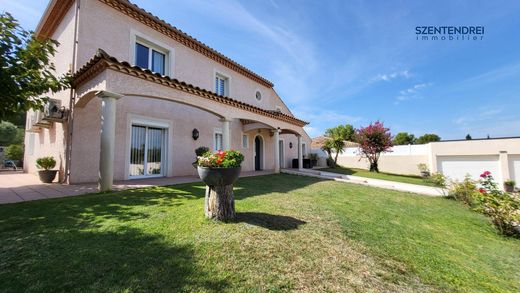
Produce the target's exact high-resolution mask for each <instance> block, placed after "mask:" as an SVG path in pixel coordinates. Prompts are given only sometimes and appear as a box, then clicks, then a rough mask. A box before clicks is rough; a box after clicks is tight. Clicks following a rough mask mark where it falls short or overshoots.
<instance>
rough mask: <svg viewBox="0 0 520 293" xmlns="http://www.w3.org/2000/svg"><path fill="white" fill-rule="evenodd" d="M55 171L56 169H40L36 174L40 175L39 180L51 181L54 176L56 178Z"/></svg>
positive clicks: (56, 171)
mask: <svg viewBox="0 0 520 293" xmlns="http://www.w3.org/2000/svg"><path fill="white" fill-rule="evenodd" d="M56 173H58V170H42V171H38V176H39V177H40V181H41V182H43V183H52V181H54V178H56Z"/></svg>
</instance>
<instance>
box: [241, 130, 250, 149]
mask: <svg viewBox="0 0 520 293" xmlns="http://www.w3.org/2000/svg"><path fill="white" fill-rule="evenodd" d="M242 148H243V149H248V148H249V135H247V134H244V133H242Z"/></svg>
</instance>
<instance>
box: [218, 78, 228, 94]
mask: <svg viewBox="0 0 520 293" xmlns="http://www.w3.org/2000/svg"><path fill="white" fill-rule="evenodd" d="M225 85H226V83H225V80H223V79H221V80H220V93H219V95H221V96H223V95H224V93H225V92H226V89H225Z"/></svg>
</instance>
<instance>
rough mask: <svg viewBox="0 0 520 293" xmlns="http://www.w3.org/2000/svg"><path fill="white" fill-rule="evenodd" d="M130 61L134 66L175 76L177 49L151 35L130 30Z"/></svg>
mask: <svg viewBox="0 0 520 293" xmlns="http://www.w3.org/2000/svg"><path fill="white" fill-rule="evenodd" d="M129 48H130V60H131V62H133V65H136V66H139V67H141V68H145V69H149V70H151V71H153V72H156V73H159V74H162V75H167V76H173V69H174V68H175V64H174V61H175V60H174V56H175V49H174V48H173V47H171V46H170V45H168V44H167V43H163V42H161V41H160V40H155V39H152V38H151V37H150V35H148V34H145V33H142V32H139V31H137V30H134V29H131V30H130V46H129Z"/></svg>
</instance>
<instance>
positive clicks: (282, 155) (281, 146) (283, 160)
mask: <svg viewBox="0 0 520 293" xmlns="http://www.w3.org/2000/svg"><path fill="white" fill-rule="evenodd" d="M278 149H279V150H280V152H279V155H280V157H279V160H280V168H285V154H284V149H283V140H279V141H278Z"/></svg>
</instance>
